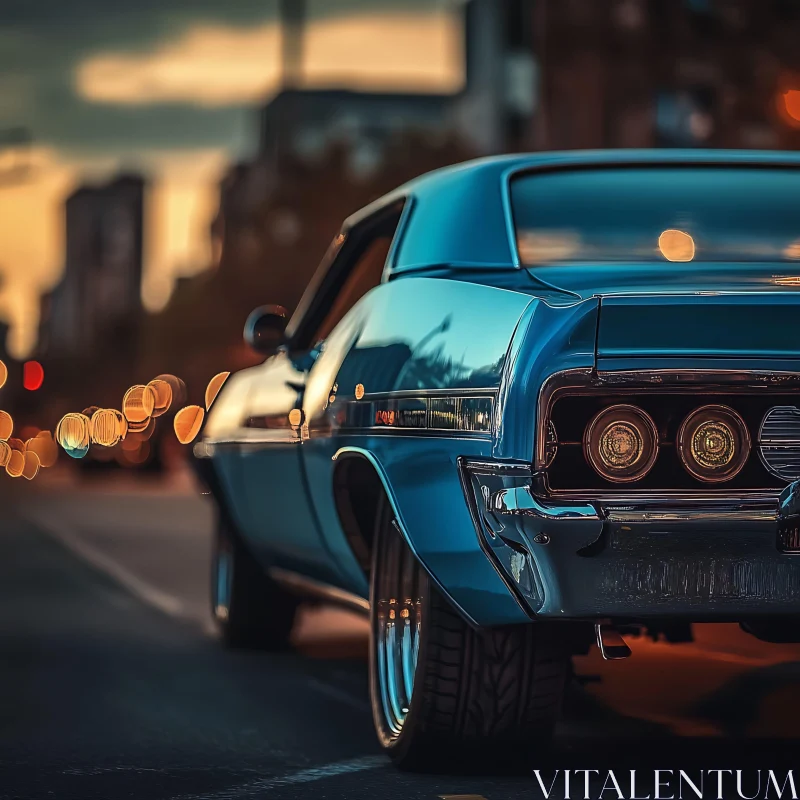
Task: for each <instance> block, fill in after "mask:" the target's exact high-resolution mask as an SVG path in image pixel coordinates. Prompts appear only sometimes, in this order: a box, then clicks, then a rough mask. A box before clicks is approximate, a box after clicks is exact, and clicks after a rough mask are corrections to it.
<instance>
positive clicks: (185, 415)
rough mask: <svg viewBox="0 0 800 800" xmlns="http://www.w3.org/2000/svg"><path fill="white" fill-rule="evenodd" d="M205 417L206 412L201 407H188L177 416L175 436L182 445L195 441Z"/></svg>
mask: <svg viewBox="0 0 800 800" xmlns="http://www.w3.org/2000/svg"><path fill="white" fill-rule="evenodd" d="M204 417H205V411H203V409H202V408H201V407H200V406H186V407H185V408H182V409H181V410H180V411H179V412H178V413H177V414H176V415H175V421H174V427H175V435H176V436H177V437H178V441H179V442H180V443H181V444H189V443H190V442H192V441H194V439H195V438H196V437H197V434H198V433H200V428H201V426H202V425H203V418H204Z"/></svg>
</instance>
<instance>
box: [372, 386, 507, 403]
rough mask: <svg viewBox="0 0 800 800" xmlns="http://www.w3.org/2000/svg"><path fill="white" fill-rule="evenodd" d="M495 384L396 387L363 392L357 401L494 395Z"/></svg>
mask: <svg viewBox="0 0 800 800" xmlns="http://www.w3.org/2000/svg"><path fill="white" fill-rule="evenodd" d="M496 394H497V387H496V386H486V387H479V388H477V389H398V390H396V391H393V392H365V393H364V396H363V397H362V398H361V400H360V401H359V402H362V403H363V402H366V401H368V400H416V399H417V398H419V397H486V396H487V395H490V396H491V397H494V396H495V395H496Z"/></svg>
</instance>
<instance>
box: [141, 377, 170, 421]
mask: <svg viewBox="0 0 800 800" xmlns="http://www.w3.org/2000/svg"><path fill="white" fill-rule="evenodd" d="M147 385H148V387H149V388H150V389H151V390H152V392H153V397H155V404H154V406H153V413H152V416H154V417H160V416H161V415H162V414H165V413H166V412H167V411H169V407H170V405H171V404H172V387H171V386H170V385H169V383H167V381H165V380H163V379H162V378H154V379H153V380H152V381H150V383H148V384H147Z"/></svg>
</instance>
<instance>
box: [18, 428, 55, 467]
mask: <svg viewBox="0 0 800 800" xmlns="http://www.w3.org/2000/svg"><path fill="white" fill-rule="evenodd" d="M25 452H26V453H36V455H37V456H38V457H39V464H40V465H41V467H42V468H43V469H49V468H50V467H52V466H53V465H54V464H55V463H56V461H57V460H58V446H57V445H56V443H55V440H54V439H53V435H52V434H51V433H50V431H41V432H40V433H38V434H37V435H36V436H35V437H34V438H33V439H29V440H28V441H27V442H26V443H25Z"/></svg>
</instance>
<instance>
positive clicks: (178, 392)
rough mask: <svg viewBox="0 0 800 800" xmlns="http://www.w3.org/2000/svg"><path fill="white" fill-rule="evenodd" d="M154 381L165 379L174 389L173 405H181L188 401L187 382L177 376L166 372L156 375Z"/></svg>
mask: <svg viewBox="0 0 800 800" xmlns="http://www.w3.org/2000/svg"><path fill="white" fill-rule="evenodd" d="M153 381H164V383H167V384H169V388H170V389H172V405H175V406H180V405H183V404H184V403H185V402H186V384H185V383H184V382H183V381H182V380H181V379H180V378H178V377H177V376H175V375H172V374H170V373H168V372H165V373H164V374H162V375H156V377H155V378H153V380H152V381H150V382H151V383H153Z"/></svg>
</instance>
